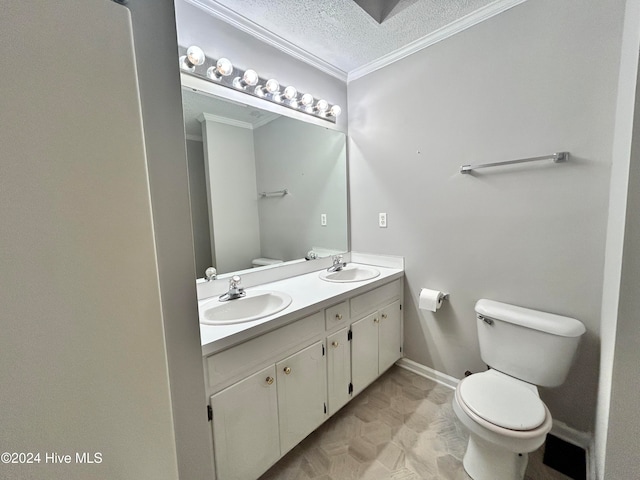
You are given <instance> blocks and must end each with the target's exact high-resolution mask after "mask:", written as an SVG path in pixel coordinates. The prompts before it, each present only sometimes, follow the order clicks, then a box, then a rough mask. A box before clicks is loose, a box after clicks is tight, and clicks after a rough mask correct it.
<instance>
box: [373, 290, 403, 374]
mask: <svg viewBox="0 0 640 480" xmlns="http://www.w3.org/2000/svg"><path fill="white" fill-rule="evenodd" d="M401 347H402V311H401V310H400V302H399V301H398V302H393V303H392V304H390V305H388V306H387V307H385V308H383V309H382V310H380V324H379V327H378V349H379V357H378V373H379V374H382V373H383V372H384V371H385V370H387V369H388V368H389V367H390V366H391V365H393V364H394V363H395V362H396V360H398V359H399V358H400V357H401V356H402V352H401V351H400V349H401Z"/></svg>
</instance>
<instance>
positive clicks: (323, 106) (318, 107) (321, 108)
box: [316, 99, 329, 113]
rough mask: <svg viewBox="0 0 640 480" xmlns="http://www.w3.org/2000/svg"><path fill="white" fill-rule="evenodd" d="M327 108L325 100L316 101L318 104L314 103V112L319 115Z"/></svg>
mask: <svg viewBox="0 0 640 480" xmlns="http://www.w3.org/2000/svg"><path fill="white" fill-rule="evenodd" d="M328 108H329V104H328V103H327V101H326V100H322V99H320V100H318V102H317V103H316V110H317V111H318V112H319V113H324V112H326V111H327V109H328Z"/></svg>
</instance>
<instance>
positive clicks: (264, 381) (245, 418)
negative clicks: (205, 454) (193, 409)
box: [211, 365, 280, 480]
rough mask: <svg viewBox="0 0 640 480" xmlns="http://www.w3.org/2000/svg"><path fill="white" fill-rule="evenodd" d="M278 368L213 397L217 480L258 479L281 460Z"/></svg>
mask: <svg viewBox="0 0 640 480" xmlns="http://www.w3.org/2000/svg"><path fill="white" fill-rule="evenodd" d="M275 378H276V372H275V367H274V366H273V365H271V366H270V367H268V368H265V369H264V370H261V371H259V372H258V373H256V374H254V375H251V376H250V377H248V378H245V379H244V380H242V381H240V382H238V383H236V384H234V385H232V386H231V387H229V388H227V389H226V390H223V391H221V392H219V393H216V394H215V395H212V396H211V408H212V409H213V443H214V447H213V450H214V453H215V463H216V473H217V478H218V480H232V479H237V480H246V479H248V478H258V477H259V476H260V475H261V474H262V473H264V472H265V471H266V470H267V469H268V468H269V467H270V466H271V465H272V464H273V463H275V462H276V461H277V460H278V459H279V458H280V443H279V441H278V401H277V390H276V382H275Z"/></svg>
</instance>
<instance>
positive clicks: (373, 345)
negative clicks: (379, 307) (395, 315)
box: [351, 312, 380, 395]
mask: <svg viewBox="0 0 640 480" xmlns="http://www.w3.org/2000/svg"><path fill="white" fill-rule="evenodd" d="M379 322H380V316H379V313H378V312H375V313H372V314H371V315H369V316H367V317H364V318H363V319H361V320H358V321H357V322H355V323H353V324H352V325H351V332H352V335H353V336H352V339H351V382H352V383H353V394H354V395H356V394H357V393H360V392H361V391H362V390H363V389H364V388H365V387H366V386H367V385H369V384H370V383H371V382H373V381H374V380H375V379H376V378H377V377H378V324H379Z"/></svg>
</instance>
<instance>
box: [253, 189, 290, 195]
mask: <svg viewBox="0 0 640 480" xmlns="http://www.w3.org/2000/svg"><path fill="white" fill-rule="evenodd" d="M288 193H289V189H288V188H285V189H284V190H276V191H275V192H260V193H259V195H260V196H261V197H275V196H281V197H284V196H285V195H287V194H288Z"/></svg>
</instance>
